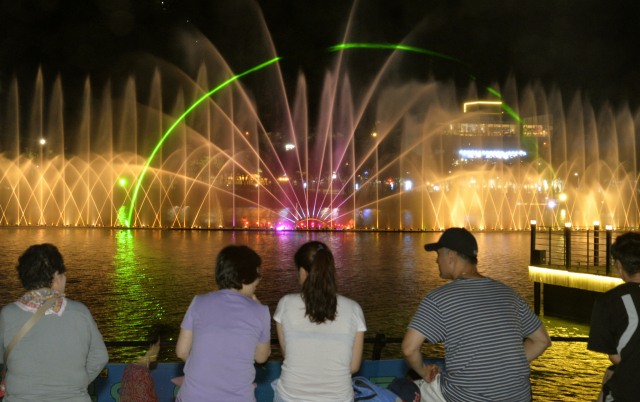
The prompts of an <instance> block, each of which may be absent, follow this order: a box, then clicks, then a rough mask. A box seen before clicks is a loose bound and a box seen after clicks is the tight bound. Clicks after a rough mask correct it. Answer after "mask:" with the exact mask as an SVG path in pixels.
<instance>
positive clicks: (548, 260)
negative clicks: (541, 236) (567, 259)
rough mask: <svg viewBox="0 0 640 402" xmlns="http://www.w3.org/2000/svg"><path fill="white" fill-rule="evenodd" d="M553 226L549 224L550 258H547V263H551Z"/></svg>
mask: <svg viewBox="0 0 640 402" xmlns="http://www.w3.org/2000/svg"><path fill="white" fill-rule="evenodd" d="M551 230H552V229H551V226H549V258H548V259H547V264H549V265H551Z"/></svg>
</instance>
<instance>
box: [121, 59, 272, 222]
mask: <svg viewBox="0 0 640 402" xmlns="http://www.w3.org/2000/svg"><path fill="white" fill-rule="evenodd" d="M281 59H282V58H281V57H275V58H273V59H271V60H269V61H266V62H264V63H262V64H259V65H257V66H255V67H253V68H250V69H249V70H247V71H245V72H243V73H240V74H238V75H235V76H233V77H231V78H229V79H228V80H226V81H224V82H223V83H221V84H220V85H218V86H217V87H215V88H214V89H212V90H211V91H209V92H207V93H206V94H205V95H203V96H202V97H201V98H200V99H198V100H197V101H196V102H195V103H194V104H193V105H191V106H190V107H189V109H187V110H186V111H185V112H184V113H182V115H181V116H180V117H178V118H177V119H176V121H175V122H174V123H173V124H172V125H171V127H169V129H168V130H167V131H166V132H165V133H164V135H163V136H162V138H161V139H160V141H159V142H158V145H156V147H155V148H154V149H153V152H151V155H150V156H149V159H148V160H147V163H146V164H145V165H144V168H143V169H142V173H140V175H139V176H138V178H137V179H136V182H137V183H136V189H135V191H134V192H133V197H132V198H131V205H130V206H129V217H128V219H127V220H126V221H125V224H126V225H127V227H129V226H131V225H130V223H129V222H131V216H132V214H133V210H134V206H135V203H136V198H137V197H138V190H140V185H141V183H142V179H143V178H144V175H145V173H147V170H148V169H149V166H150V165H151V161H152V160H153V157H154V156H155V155H156V154H157V153H158V151H159V150H160V147H161V146H162V144H163V143H164V141H165V140H166V139H167V137H168V136H169V134H171V132H172V131H173V129H174V128H176V127H177V126H178V124H179V123H180V122H181V121H182V120H184V119H185V117H187V115H188V114H189V113H191V111H192V110H193V109H195V108H196V107H197V106H198V105H199V104H201V103H202V102H204V101H205V100H206V99H207V98H209V97H210V96H211V95H213V94H214V93H216V92H218V91H219V90H220V89H222V88H224V87H226V86H227V85H229V84H231V83H232V82H234V81H237V80H238V79H239V78H240V77H243V76H245V75H247V74H250V73H252V72H254V71H258V70H261V69H263V68H265V67H267V66H269V65H271V64H273V63H276V62H277V61H278V60H281Z"/></svg>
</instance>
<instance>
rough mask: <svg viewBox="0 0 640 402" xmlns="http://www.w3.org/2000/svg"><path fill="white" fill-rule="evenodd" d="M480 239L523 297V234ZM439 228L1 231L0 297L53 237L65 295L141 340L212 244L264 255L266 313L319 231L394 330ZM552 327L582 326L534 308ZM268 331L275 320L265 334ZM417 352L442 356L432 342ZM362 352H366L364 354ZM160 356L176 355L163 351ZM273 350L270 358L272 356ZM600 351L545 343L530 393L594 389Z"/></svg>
mask: <svg viewBox="0 0 640 402" xmlns="http://www.w3.org/2000/svg"><path fill="white" fill-rule="evenodd" d="M474 234H475V236H476V238H477V240H478V245H479V248H480V254H479V261H480V262H479V270H480V272H481V273H483V274H484V275H487V276H490V277H492V278H494V279H497V280H499V281H502V282H504V283H506V284H508V285H509V286H511V287H513V288H514V289H515V290H516V291H517V292H518V293H519V294H520V295H522V297H523V298H524V299H525V300H526V301H527V302H528V303H529V305H531V306H532V305H533V285H532V284H531V282H529V279H528V273H527V263H528V261H529V241H530V240H529V233H526V232H511V233H478V232H476V233H474ZM439 236H440V234H439V233H399V232H396V233H393V232H391V233H327V232H325V233H321V232H315V233H304V232H244V231H237V232H231V231H159V230H109V229H76V228H73V229H57V228H2V229H0V239H1V241H0V270H2V275H0V286H2V289H3V290H4V291H3V292H2V294H1V295H0V303H2V305H4V304H7V303H10V302H12V301H15V300H16V299H17V298H18V297H20V296H21V295H22V294H23V289H22V287H21V286H20V283H19V281H18V278H17V274H16V272H15V265H16V263H17V258H18V256H19V254H20V253H21V252H23V251H24V250H25V249H26V248H27V247H28V246H29V245H31V244H36V243H53V244H55V245H56V246H57V247H58V248H59V249H60V251H61V253H62V254H63V256H64V258H65V263H66V266H67V278H68V282H67V283H68V284H67V295H68V296H69V297H70V298H72V299H74V300H78V301H80V302H82V303H84V304H86V305H87V306H88V307H89V309H90V310H91V312H92V314H93V316H94V318H95V320H96V322H97V323H98V326H99V327H100V330H101V332H102V334H103V335H104V338H105V341H123V340H143V339H146V337H147V330H148V328H149V327H150V326H151V325H152V324H154V323H157V322H162V323H165V324H168V325H170V326H171V327H173V328H175V335H177V333H178V332H179V326H180V322H181V321H182V318H183V316H184V313H185V311H186V310H187V307H188V306H189V303H190V302H191V299H192V298H193V297H194V296H195V295H197V294H202V293H206V292H210V291H212V290H216V289H217V286H216V283H215V280H214V272H213V266H214V261H215V257H216V255H217V253H218V251H220V249H221V248H222V247H224V246H226V245H228V244H232V243H233V244H246V245H248V246H249V247H252V248H253V249H255V250H256V251H257V252H258V253H259V254H260V255H261V256H262V258H263V267H262V274H263V277H262V281H261V283H260V286H259V287H258V289H257V292H256V293H257V296H258V298H259V299H260V300H261V301H262V303H264V304H266V305H268V306H269V308H270V310H271V313H272V314H273V312H274V310H275V307H276V305H277V303H278V300H279V299H280V298H281V297H282V296H284V295H285V294H288V293H293V292H297V291H298V290H299V289H298V288H299V285H298V281H297V276H296V271H295V269H294V266H293V254H294V253H295V251H296V249H297V248H298V247H299V246H300V245H302V244H303V243H304V242H306V241H309V240H320V241H323V242H325V243H327V244H328V245H329V247H330V248H331V250H332V251H333V253H334V256H335V258H336V264H337V269H338V275H339V276H340V284H339V286H340V293H341V294H343V295H345V296H347V297H349V298H352V299H354V300H356V301H357V302H358V303H360V305H361V306H362V309H363V310H364V314H365V317H366V320H367V327H368V330H369V331H368V332H367V335H366V336H367V337H373V336H375V333H376V332H384V333H385V334H386V335H387V336H388V337H402V336H403V335H404V332H405V330H406V327H407V325H408V323H409V321H410V320H411V317H412V316H413V314H414V313H415V311H416V309H417V307H418V304H419V303H420V301H421V300H422V298H423V296H424V295H425V294H426V293H427V292H428V291H430V290H432V289H434V288H436V287H438V286H440V285H442V284H444V283H445V282H446V281H444V280H442V279H440V277H439V274H438V267H437V264H436V258H435V257H436V254H435V253H427V252H425V251H424V249H423V248H422V247H423V245H424V244H425V243H430V242H435V241H437V239H438V237H439ZM542 318H543V321H544V322H545V325H547V328H548V329H549V332H550V333H551V335H552V336H587V335H588V332H589V328H588V326H586V325H582V324H576V323H572V322H568V321H564V320H559V319H553V318H549V317H542ZM272 336H274V337H275V327H274V328H273V335H272ZM424 350H425V353H427V354H429V355H431V356H442V355H443V351H442V348H441V347H440V346H425V349H424ZM139 352H140V350H139V349H136V348H119V349H117V350H116V349H112V350H110V354H111V361H112V362H118V361H128V360H130V359H131V358H132V357H133V356H136V355H137V354H138V353H139ZM367 353H369V354H370V351H367V352H365V356H366V355H367ZM164 355H165V359H170V360H175V357H173V355H172V352H171V351H165V352H164ZM278 355H279V354H278V353H274V355H273V357H272V358H274V359H277V358H278ZM382 357H383V359H384V358H387V359H391V358H401V353H400V347H399V345H389V346H387V347H386V348H385V349H384V350H383V355H382ZM607 366H608V360H607V359H606V358H605V357H604V355H599V354H595V353H591V352H588V351H587V350H586V343H578V342H572V343H565V342H555V343H554V345H553V346H552V347H551V348H550V349H549V350H548V351H547V352H546V353H545V354H544V355H543V356H542V357H541V358H540V359H538V360H536V361H535V362H534V363H533V364H532V381H533V384H534V399H535V400H545V401H553V400H562V401H582V400H585V399H595V397H596V396H597V392H598V388H599V384H600V381H601V378H602V373H603V372H604V369H605V368H606V367H607Z"/></svg>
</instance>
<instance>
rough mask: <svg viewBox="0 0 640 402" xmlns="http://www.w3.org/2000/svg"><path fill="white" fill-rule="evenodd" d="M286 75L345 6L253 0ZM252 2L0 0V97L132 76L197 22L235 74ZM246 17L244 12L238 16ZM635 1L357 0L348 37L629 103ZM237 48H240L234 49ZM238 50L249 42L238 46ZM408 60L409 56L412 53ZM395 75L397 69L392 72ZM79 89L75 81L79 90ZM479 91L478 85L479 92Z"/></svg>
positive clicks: (637, 34)
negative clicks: (39, 78) (40, 81)
mask: <svg viewBox="0 0 640 402" xmlns="http://www.w3.org/2000/svg"><path fill="white" fill-rule="evenodd" d="M258 3H259V7H260V9H261V10H262V13H263V15H264V19H265V21H266V24H267V27H268V29H269V32H270V33H271V36H272V38H273V42H274V44H275V47H276V50H277V52H278V55H281V56H285V57H288V59H287V62H283V63H282V69H283V73H284V75H285V82H287V83H292V82H294V79H295V76H296V74H297V72H298V71H299V70H302V71H303V72H305V74H306V75H307V77H308V80H309V83H310V87H311V92H312V93H313V87H314V86H315V87H319V86H320V83H321V78H322V75H323V73H324V72H325V71H326V70H327V69H329V68H331V65H332V63H331V60H332V59H331V58H330V57H326V55H325V54H324V53H323V52H322V49H325V48H326V47H328V46H331V45H335V44H337V43H340V42H341V41H342V40H343V36H344V32H345V28H346V26H347V22H348V20H349V15H350V14H351V12H352V7H353V3H350V2H348V1H344V0H323V1H308V0H297V1H295V0H261V1H258ZM254 6H255V3H252V2H250V1H245V0H208V1H204V0H164V1H160V0H97V1H96V0H64V1H63V0H30V1H21V0H3V1H2V2H1V5H0V97H1V96H2V93H1V92H2V91H5V90H6V88H7V85H8V83H9V80H10V79H11V77H12V76H13V75H14V74H16V75H17V76H18V78H19V80H20V83H21V85H23V84H25V83H26V84H27V85H28V83H29V82H33V80H34V77H35V74H36V71H37V68H38V66H40V65H41V66H42V67H43V71H44V73H45V80H48V81H51V78H52V77H55V75H57V74H58V73H60V74H61V75H62V78H63V82H64V86H65V94H68V96H73V94H74V88H81V87H82V83H83V82H84V79H85V77H86V75H87V74H90V75H91V77H92V80H93V81H95V82H97V83H100V82H104V81H105V80H106V79H107V78H109V77H114V76H118V75H127V74H131V73H132V71H129V68H130V64H129V63H127V62H126V60H127V59H130V58H131V57H132V56H131V55H132V54H138V53H140V52H142V53H150V54H152V55H155V56H158V57H160V58H163V59H167V60H169V61H172V57H175V54H176V52H175V51H176V49H175V43H176V41H175V37H176V36H177V33H179V32H180V31H184V30H193V29H197V30H199V31H201V32H202V33H203V34H204V35H205V36H206V37H207V38H209V40H210V41H211V42H212V43H213V44H214V45H216V46H217V47H218V48H219V50H220V52H221V53H222V54H223V55H224V57H225V59H226V60H228V62H229V64H230V65H231V66H232V68H234V70H235V71H237V72H240V71H243V69H246V68H250V67H252V66H253V65H256V64H258V63H259V62H261V61H262V60H256V59H257V57H252V56H253V55H254V52H252V51H251V50H250V44H249V45H248V44H247V42H249V41H251V40H252V39H251V38H252V36H251V34H250V33H249V32H250V31H253V32H257V31H259V30H258V29H253V28H255V27H251V26H248V25H255V21H256V18H254V17H255V15H257V14H256V12H257V11H256V10H258V8H256V7H254ZM249 15H251V17H248V16H249ZM639 15H640V2H637V1H635V2H634V1H626V0H621V1H616V2H605V1H602V0H553V1H552V0H536V1H530V0H524V1H516V0H473V1H471V0H463V1H455V0H420V1H416V0H361V1H358V2H357V3H356V4H355V11H354V17H353V19H352V30H351V31H350V34H351V36H350V38H352V39H353V40H357V41H360V42H380V43H400V42H402V41H403V40H407V42H408V43H410V44H411V45H413V46H419V47H422V48H426V49H429V50H432V51H436V52H439V53H444V54H447V55H449V56H452V57H455V58H457V59H459V60H461V61H464V62H466V63H469V64H470V65H471V67H470V69H469V71H466V70H465V69H463V68H461V67H460V66H458V65H454V64H452V63H450V62H446V61H444V60H438V59H432V58H429V57H427V56H421V57H422V58H421V59H420V58H416V59H415V65H414V66H413V67H410V68H408V69H407V71H406V74H407V75H412V74H414V75H415V76H416V77H422V76H425V75H429V74H431V75H433V76H435V77H436V78H437V79H442V80H454V81H455V82H456V84H458V85H459V86H460V87H463V86H465V85H466V84H468V83H469V78H468V73H469V72H471V73H472V74H473V75H475V76H476V77H478V79H479V82H480V83H482V84H485V85H491V84H492V83H493V82H497V83H499V84H503V83H504V81H505V80H506V79H507V77H509V76H510V75H512V76H514V77H515V78H516V80H517V83H518V85H519V86H520V87H522V86H524V85H526V84H528V83H531V82H535V81H540V82H541V83H542V84H543V86H544V88H546V89H547V90H549V89H551V88H552V87H553V86H556V87H558V88H560V89H561V90H562V93H563V95H564V99H565V102H566V103H568V102H569V101H570V100H571V98H572V97H573V96H574V94H575V93H576V91H578V90H580V91H581V92H582V94H583V95H585V96H587V97H588V98H589V99H590V100H591V102H592V103H593V104H594V106H596V108H598V107H600V106H602V105H603V104H604V103H605V102H606V101H610V103H611V104H613V105H614V106H616V107H617V106H619V105H620V104H621V103H623V102H628V103H629V104H630V105H631V107H632V110H635V109H636V108H637V107H638V106H639V105H640V70H639V69H638V65H640V46H639V45H640V24H638V22H637V20H638V16H639ZM241 49H242V50H241ZM247 49H249V50H247ZM412 60H413V59H412ZM399 74H403V72H399ZM78 92H79V90H78ZM481 95H482V94H481Z"/></svg>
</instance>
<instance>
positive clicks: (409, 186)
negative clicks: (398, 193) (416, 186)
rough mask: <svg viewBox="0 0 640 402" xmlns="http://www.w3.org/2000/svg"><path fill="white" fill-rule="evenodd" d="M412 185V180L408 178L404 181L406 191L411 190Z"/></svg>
mask: <svg viewBox="0 0 640 402" xmlns="http://www.w3.org/2000/svg"><path fill="white" fill-rule="evenodd" d="M412 187H413V183H411V180H407V181H405V182H404V191H410V190H411V188H412Z"/></svg>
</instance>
